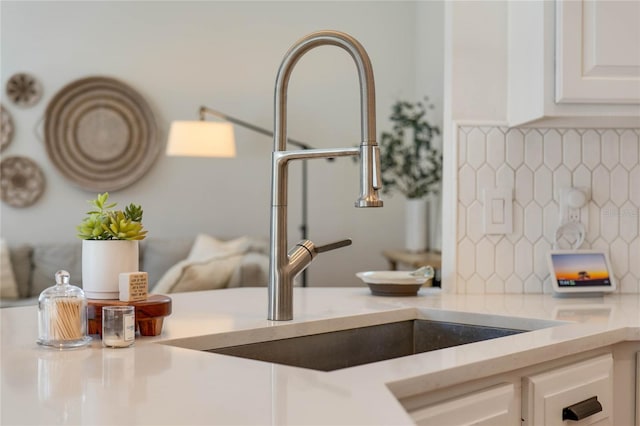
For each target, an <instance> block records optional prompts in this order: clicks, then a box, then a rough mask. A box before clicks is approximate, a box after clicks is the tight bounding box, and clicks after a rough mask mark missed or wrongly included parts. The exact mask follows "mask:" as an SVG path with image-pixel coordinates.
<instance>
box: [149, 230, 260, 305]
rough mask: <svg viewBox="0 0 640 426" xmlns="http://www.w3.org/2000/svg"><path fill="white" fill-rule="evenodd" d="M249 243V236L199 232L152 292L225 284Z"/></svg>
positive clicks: (210, 287) (217, 286)
mask: <svg viewBox="0 0 640 426" xmlns="http://www.w3.org/2000/svg"><path fill="white" fill-rule="evenodd" d="M250 245H251V244H250V240H249V238H248V237H240V238H237V239H235V240H230V241H221V240H218V239H216V238H214V237H211V236H209V235H205V234H200V235H198V236H197V237H196V240H195V242H194V243H193V246H192V247H191V251H190V252H189V256H188V257H187V258H186V259H185V260H182V261H180V262H178V263H176V264H175V265H173V266H172V267H171V268H169V270H168V271H167V272H166V273H165V274H164V275H163V276H162V278H160V280H159V281H158V283H157V284H156V285H155V286H154V287H153V291H152V292H153V293H156V294H158V293H175V292H178V291H195V290H210V289H218V288H224V287H226V285H227V283H228V281H229V279H230V278H231V274H232V273H233V271H234V269H235V268H236V267H237V266H238V265H239V264H240V261H241V259H242V255H244V253H246V252H247V251H248V250H249V248H250Z"/></svg>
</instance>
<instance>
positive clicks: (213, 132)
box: [166, 106, 312, 287]
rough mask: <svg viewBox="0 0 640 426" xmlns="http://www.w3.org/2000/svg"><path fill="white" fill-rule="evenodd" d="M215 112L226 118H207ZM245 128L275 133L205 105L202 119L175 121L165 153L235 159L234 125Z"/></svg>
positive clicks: (305, 226) (304, 213)
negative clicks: (217, 119)
mask: <svg viewBox="0 0 640 426" xmlns="http://www.w3.org/2000/svg"><path fill="white" fill-rule="evenodd" d="M207 114H209V115H212V116H214V117H217V118H219V119H221V120H224V121H205V118H206V115H207ZM232 124H236V125H238V126H242V127H245V128H247V129H250V130H253V131H254V132H257V133H261V134H263V135H265V136H269V137H273V132H272V131H270V130H267V129H264V128H262V127H259V126H256V125H254V124H251V123H247V122H246V121H243V120H240V119H238V118H235V117H231V116H230V115H227V114H224V113H222V112H219V111H216V110H214V109H211V108H209V107H206V106H201V107H200V121H174V122H172V123H171V129H170V130H169V141H168V143H167V151H166V154H167V155H168V156H178V157H215V158H232V157H235V156H236V146H235V138H234V134H233V126H232ZM287 143H289V144H291V145H293V146H296V147H298V148H300V149H311V148H312V147H311V146H310V145H308V144H306V143H304V142H300V141H297V140H295V139H291V138H287ZM307 184H308V171H307V161H306V160H303V161H302V220H301V224H300V233H301V236H302V239H303V240H306V239H307V234H308V212H307V205H308V201H307ZM301 275H302V282H301V284H302V287H306V286H307V271H306V270H304V271H302V274H301Z"/></svg>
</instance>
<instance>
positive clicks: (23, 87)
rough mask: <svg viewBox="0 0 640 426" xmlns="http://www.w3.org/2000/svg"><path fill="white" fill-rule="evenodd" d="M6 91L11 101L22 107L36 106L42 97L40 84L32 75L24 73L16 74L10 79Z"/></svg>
mask: <svg viewBox="0 0 640 426" xmlns="http://www.w3.org/2000/svg"><path fill="white" fill-rule="evenodd" d="M6 90H7V96H8V97H9V99H11V101H12V102H13V103H14V104H16V105H18V106H21V107H30V106H32V105H35V103H36V102H38V101H39V100H40V97H41V96H42V86H41V85H40V82H39V81H38V80H36V78H35V77H33V76H32V75H30V74H27V73H23V72H21V73H18V74H14V75H12V76H11V78H9V81H7V88H6Z"/></svg>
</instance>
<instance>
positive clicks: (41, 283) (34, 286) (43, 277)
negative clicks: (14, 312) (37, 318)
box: [29, 241, 82, 297]
mask: <svg viewBox="0 0 640 426" xmlns="http://www.w3.org/2000/svg"><path fill="white" fill-rule="evenodd" d="M61 269H64V270H65V271H67V272H69V275H70V276H71V279H70V282H71V284H73V285H75V286H78V287H82V242H81V241H77V242H73V243H43V244H38V245H36V246H35V247H34V248H33V274H32V275H31V286H30V291H29V296H32V297H33V296H38V295H39V294H40V293H41V292H42V290H44V289H46V288H48V287H51V286H52V285H54V284H55V273H56V272H57V271H59V270H61Z"/></svg>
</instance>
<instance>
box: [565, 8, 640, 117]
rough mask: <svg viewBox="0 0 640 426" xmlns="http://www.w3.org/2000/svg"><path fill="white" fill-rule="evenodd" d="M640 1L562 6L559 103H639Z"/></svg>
mask: <svg viewBox="0 0 640 426" xmlns="http://www.w3.org/2000/svg"><path fill="white" fill-rule="evenodd" d="M639 17H640V1H638V0H631V1H619V0H614V1H590V0H581V1H578V0H560V1H558V2H557V7H556V31H557V39H556V67H557V69H556V102H559V103H601V104H607V103H608V104H637V103H640V19H639Z"/></svg>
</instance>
